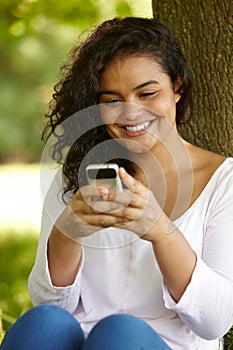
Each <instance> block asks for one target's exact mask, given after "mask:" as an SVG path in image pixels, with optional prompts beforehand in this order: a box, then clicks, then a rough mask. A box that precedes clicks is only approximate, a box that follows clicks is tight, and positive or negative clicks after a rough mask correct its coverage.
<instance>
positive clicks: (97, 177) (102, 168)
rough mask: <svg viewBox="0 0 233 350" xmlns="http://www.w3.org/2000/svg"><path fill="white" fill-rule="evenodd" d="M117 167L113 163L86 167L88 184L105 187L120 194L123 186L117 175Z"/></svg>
mask: <svg viewBox="0 0 233 350" xmlns="http://www.w3.org/2000/svg"><path fill="white" fill-rule="evenodd" d="M118 169H119V167H118V165H117V164H115V163H106V164H90V165H88V166H87V167H86V175H87V181H88V183H89V184H95V185H96V186H99V185H107V186H109V188H110V191H115V192H121V191H123V185H122V182H121V179H120V177H119V175H118Z"/></svg>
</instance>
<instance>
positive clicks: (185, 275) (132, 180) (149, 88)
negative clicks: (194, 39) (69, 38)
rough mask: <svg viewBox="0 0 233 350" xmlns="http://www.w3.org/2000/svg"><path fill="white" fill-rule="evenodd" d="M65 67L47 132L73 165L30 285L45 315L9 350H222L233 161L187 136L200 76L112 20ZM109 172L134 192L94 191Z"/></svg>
mask: <svg viewBox="0 0 233 350" xmlns="http://www.w3.org/2000/svg"><path fill="white" fill-rule="evenodd" d="M66 69H68V71H67V73H66V75H65V76H64V78H63V79H62V81H61V82H60V84H59V85H57V86H56V89H55V94H54V99H53V104H52V105H51V113H50V114H49V122H48V124H47V126H46V128H45V131H44V137H45V138H46V137H48V136H50V135H52V134H53V136H51V137H54V138H55V144H54V145H53V158H54V159H55V160H57V161H58V162H60V163H63V165H62V181H61V180H60V178H59V176H56V179H55V180H54V183H53V184H52V186H51V189H50V190H49V193H48V195H47V199H46V203H47V204H46V203H45V210H44V215H43V221H42V231H41V238H40V244H39V247H38V253H37V258H36V262H35V265H34V267H33V269H32V272H31V275H30V278H29V291H30V295H31V298H32V302H33V303H34V304H35V305H40V306H37V307H35V308H33V309H32V310H30V311H29V312H27V313H26V314H25V315H23V316H22V317H21V318H20V319H19V320H18V321H17V322H16V323H15V325H14V326H13V327H12V328H11V329H10V331H9V332H8V334H7V336H6V337H5V340H4V342H3V344H2V347H1V349H3V350H6V349H7V350H11V349H13V348H14V349H15V344H17V349H20V350H21V349H24V350H25V349H32V348H33V349H39V348H40V349H51V350H52V349H54V350H55V349H56V350H57V349H67V350H69V349H134V350H135V349H175V350H181V349H186V350H187V349H190V350H191V349H192V350H193V349H198V350H202V349H203V350H210V349H211V350H217V349H219V348H221V341H220V339H221V338H222V336H223V335H224V334H225V333H226V332H227V331H228V330H229V328H230V327H231V325H232V323H233V293H232V290H233V255H232V245H233V232H232V228H233V187H232V180H233V159H232V158H226V157H224V156H222V155H218V154H215V153H211V152H209V151H207V150H204V149H201V148H199V147H196V146H194V145H192V144H190V143H188V142H186V141H185V140H183V139H182V138H181V136H180V135H179V133H178V131H177V126H178V125H179V124H180V123H181V122H183V121H184V120H185V114H186V111H187V109H188V107H190V105H191V89H192V83H193V78H192V74H191V72H190V70H189V68H188V66H187V63H186V60H185V58H184V56H183V54H182V52H181V49H180V48H179V46H178V44H177V42H176V40H175V38H174V37H173V36H172V34H171V33H170V32H169V31H168V29H167V28H165V27H164V26H163V25H161V24H160V23H158V22H157V21H156V20H155V19H144V18H124V19H119V18H115V19H113V20H109V21H106V22H104V23H103V24H101V25H100V26H99V27H97V28H96V29H95V30H94V31H93V32H92V33H91V34H90V35H89V36H88V37H87V38H86V39H85V40H84V42H83V43H81V44H79V45H78V47H77V48H75V49H74V51H73V54H72V57H71V61H70V64H69V65H68V66H66ZM80 111H81V112H80ZM67 147H68V152H67V153H66V152H65V153H66V154H65V158H64V161H63V157H64V150H65V149H66V148H67ZM105 162H111V163H117V164H118V165H119V177H120V179H121V181H122V183H123V185H124V189H123V191H121V192H115V191H111V189H110V187H109V186H107V185H105V184H104V183H103V184H102V185H99V186H97V187H96V186H95V185H88V184H87V181H86V177H85V168H86V165H88V164H90V163H105ZM61 189H62V192H63V195H62V198H63V200H64V201H62V200H60V199H59V198H58V196H59V195H60V193H61V191H60V190H61ZM44 304H47V305H44ZM51 304H52V305H51ZM16 342H17V343H16Z"/></svg>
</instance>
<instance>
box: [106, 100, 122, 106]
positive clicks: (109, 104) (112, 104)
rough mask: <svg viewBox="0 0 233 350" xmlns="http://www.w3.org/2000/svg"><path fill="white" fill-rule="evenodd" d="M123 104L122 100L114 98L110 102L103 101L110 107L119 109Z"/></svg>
mask: <svg viewBox="0 0 233 350" xmlns="http://www.w3.org/2000/svg"><path fill="white" fill-rule="evenodd" d="M121 103H122V102H121V100H119V99H118V98H112V99H110V100H107V101H103V104H104V105H106V106H108V107H118V106H120V105H121Z"/></svg>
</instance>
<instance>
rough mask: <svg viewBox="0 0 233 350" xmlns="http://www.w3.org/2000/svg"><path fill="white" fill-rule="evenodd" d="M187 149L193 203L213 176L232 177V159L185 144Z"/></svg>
mask: <svg viewBox="0 0 233 350" xmlns="http://www.w3.org/2000/svg"><path fill="white" fill-rule="evenodd" d="M187 149H188V152H189V155H190V159H191V163H192V170H193V201H194V200H195V199H196V198H198V197H199V195H200V193H201V192H202V191H203V189H204V188H205V187H206V185H207V184H208V183H209V181H210V180H211V179H212V177H214V175H218V173H219V174H220V175H221V176H220V177H222V178H224V177H228V175H227V173H228V172H229V176H231V175H233V158H227V157H226V156H224V155H221V154H217V153H214V152H210V151H207V150H205V149H202V148H199V147H196V146H194V145H191V144H187ZM227 169H228V170H227ZM220 170H222V171H220ZM223 170H224V171H223ZM215 177H216V176H215Z"/></svg>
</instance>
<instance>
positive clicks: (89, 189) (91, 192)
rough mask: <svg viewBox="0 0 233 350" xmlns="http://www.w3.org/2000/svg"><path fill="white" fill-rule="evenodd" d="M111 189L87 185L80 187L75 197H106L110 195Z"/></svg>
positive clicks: (81, 198) (83, 198)
mask: <svg viewBox="0 0 233 350" xmlns="http://www.w3.org/2000/svg"><path fill="white" fill-rule="evenodd" d="M108 193H109V189H108V188H107V187H104V186H95V185H87V186H83V187H80V188H79V190H78V191H77V192H76V193H75V198H76V199H79V200H89V199H90V198H93V197H101V198H102V197H104V196H106V195H108Z"/></svg>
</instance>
